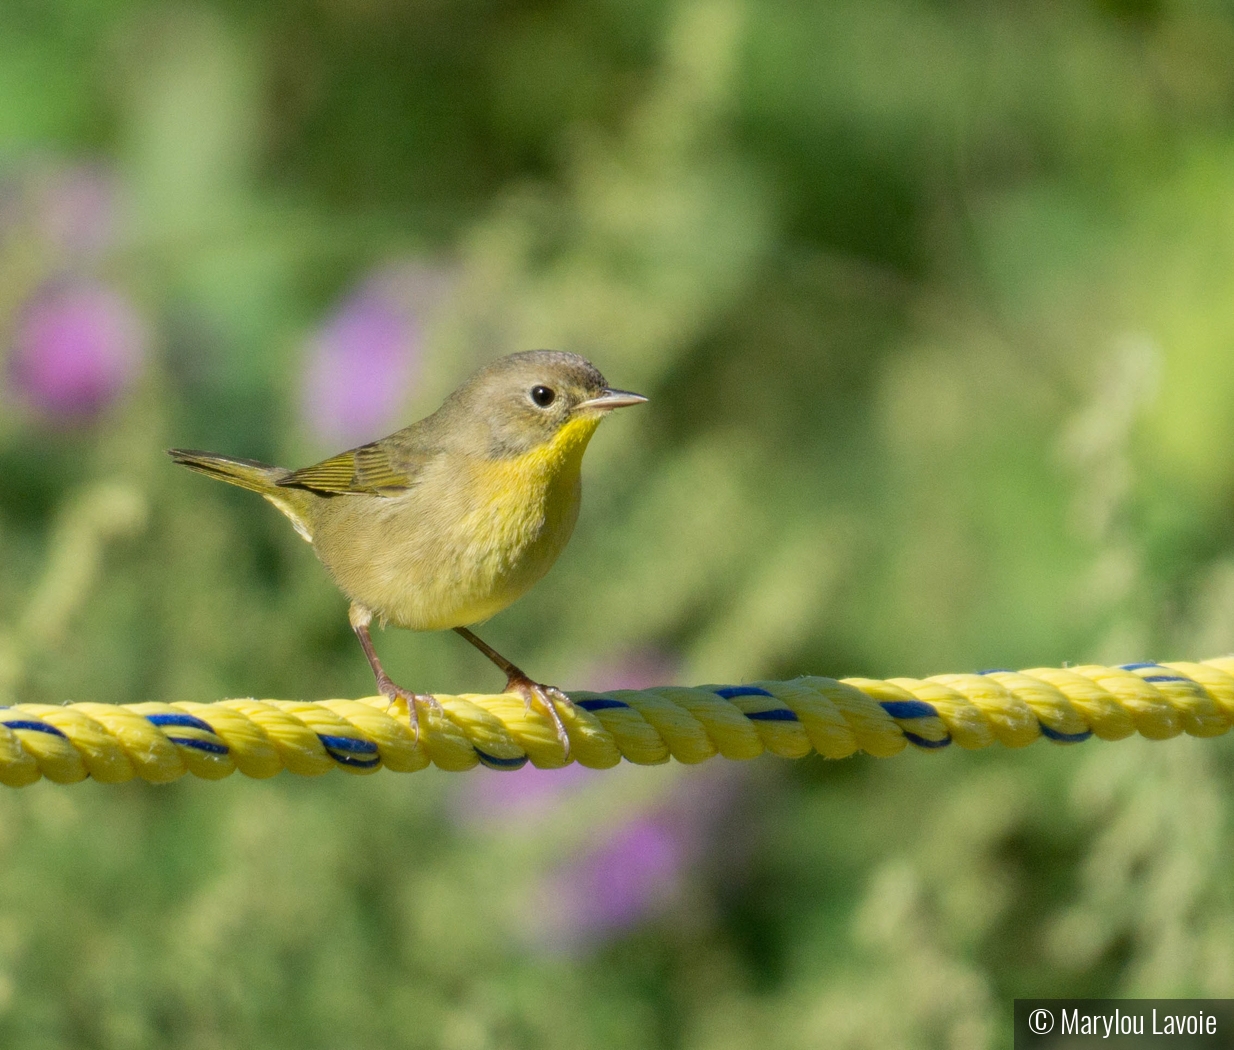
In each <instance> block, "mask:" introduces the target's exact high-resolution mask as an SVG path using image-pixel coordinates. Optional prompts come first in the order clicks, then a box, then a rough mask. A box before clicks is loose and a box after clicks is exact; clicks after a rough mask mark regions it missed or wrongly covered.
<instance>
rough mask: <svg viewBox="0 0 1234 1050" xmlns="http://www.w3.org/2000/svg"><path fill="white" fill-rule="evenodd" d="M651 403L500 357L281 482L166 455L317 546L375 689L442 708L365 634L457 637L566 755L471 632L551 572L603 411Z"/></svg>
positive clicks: (549, 705)
mask: <svg viewBox="0 0 1234 1050" xmlns="http://www.w3.org/2000/svg"><path fill="white" fill-rule="evenodd" d="M646 400H647V398H645V397H643V396H642V395H641V394H635V393H632V392H631V391H628V390H617V389H614V388H612V387H610V386H609V385H608V381H607V380H606V379H605V378H604V376H603V375H602V374H601V373H600V371H599V370H598V369H597V368H596V367H595V365H593V364H592V363H591V362H590V361H588V360H586V359H585V358H583V357H581V356H579V355H578V354H573V353H567V352H563V351H554V350H530V351H524V352H522V353H515V354H509V355H507V356H505V357H502V358H499V359H498V360H496V361H494V362H492V363H491V364H488V365H486V366H485V367H483V368H481V369H479V370H478V371H476V372H475V373H474V374H472V375H471V376H470V377H469V378H468V379H467V380H465V381H464V382H463V384H462V385H461V386H459V387H458V389H456V390H455V391H454V392H453V393H452V394H450V396H449V397H447V398H446V400H445V401H444V403H443V404H442V405H441V407H440V408H438V409H437V411H436V412H433V413H432V414H431V415H429V416H426V417H425V418H424V419H421V420H419V421H418V422H415V423H412V424H411V425H410V426H408V427H405V428H404V429H402V430H399V431H397V432H395V433H393V434H390V435H389V436H388V437H384V438H381V439H380V440H377V441H372V442H369V443H368V444H365V445H360V446H359V447H357V448H353V449H350V450H348V451H346V452H342V453H340V454H339V455H337V456H332V457H330V458H329V459H326V460H323V461H322V462H320V463H315V464H313V465H312V466H308V467H302V468H301V469H299V470H289V469H286V468H284V467H276V466H271V465H269V464H266V463H261V462H258V461H256V460H251V459H240V458H236V457H233V456H224V455H219V454H217V453H213V452H203V451H200V450H197V449H181V448H174V449H168V450H167V452H168V455H170V456H171V458H172V459H173V460H174V461H175V462H176V463H179V464H182V465H183V466H185V467H188V468H189V469H190V470H195V471H198V472H199V473H202V474H206V475H208V476H210V477H212V478H217V479H219V480H220V481H225V482H228V483H229V484H232V485H238V486H240V487H241V488H245V489H249V490H251V491H253V492H256V493H258V494H260V495H261V496H264V497H265V498H266V499H267V500H268V501H269V502H270V503H272V504H274V506H275V507H276V508H277V509H278V510H280V511H281V512H282V513H283V514H284V515H286V516H287V517H288V518H289V519H290V520H291V523H292V525H293V526H294V527H295V530H296V532H297V533H299V535H300V536H301V537H302V538H303V539H304V540H306V541H307V542H308V543H309V544H310V545H311V546H312V548H313V550H314V552H315V553H316V555H317V557H318V559H319V560H320V561H321V563H322V564H323V565H324V566H325V568H326V571H327V572H328V573H329V575H330V576H331V578H332V579H333V580H334V582H335V584H336V585H337V586H338V588H339V590H341V591H342V592H343V594H344V595H345V596H346V598H347V599H348V600H349V602H350V607H349V610H348V620H349V622H350V624H351V628H352V630H353V631H354V632H355V634H356V637H357V638H358V639H359V641H360V646H361V648H362V649H363V650H364V655H365V656H366V657H367V659H368V662H369V666H370V667H371V668H372V671H373V675H374V677H375V679H376V683H377V689H378V691H379V692H380V693H381V694H382V695H383V696H385V697H386V698H387V699H388V700H389V701H390V703H391V704H392V705H393V704H395V703H397V702H398V701H400V700H402V701H405V702H406V704H407V710H408V717H409V721H410V723H411V727H412V729H413V730H414V732H415V733H416V735H417V738H418V734H419V720H418V719H419V714H418V707H419V706H421V705H423V706H426V707H429V708H434V709H440V706H441V705H440V703H439V702H438V700H437V699H436V698H435V697H433V696H431V695H429V694H424V693H417V692H415V691H413V690H410V689H406V688H404V687H403V686H400V685H398V684H397V683H395V682H394V681H393V680H392V679H391V678H390V676H389V675H388V674H387V673H386V671H385V669H384V668H383V667H382V665H381V661H380V659H378V656H377V651H376V649H375V648H374V646H373V639H372V635H371V633H370V630H369V628H370V625H371V624H372V622H373V620H374V619H376V620H377V621H378V622H379V623H380V624H382V625H383V626H385V625H387V624H393V625H394V626H396V627H402V628H406V629H408V630H412V631H442V630H453V631H455V632H456V633H458V634H459V635H461V636H462V637H463V638H465V639H466V640H467V641H468V642H470V643H471V644H472V645H473V646H475V647H476V648H477V649H479V650H480V652H482V653H483V654H484V655H485V656H486V657H488V659H489V660H491V661H492V662H493V663H494V664H496V665H497V667H498V668H500V669H501V671H502V672H504V673H505V675H506V685H505V691H506V692H510V693H515V694H517V695H520V696H522V697H523V699H524V701H525V702H526V705H527V708H528V710H530V709H531V708H532V707H533V706H536V707H539V708H540V709H541V710H542V711H543V712H544V713H545V714H546V715H547V716H548V717H549V719H550V721H551V722H552V724H553V726H554V727H555V729H556V732H557V736H558V739H559V740H560V741H561V744H562V747H563V748H564V750H565V754H566V755H567V757H568V755H569V749H570V741H569V736H568V735H567V733H566V730H565V726H564V724H563V722H562V719H561V715H560V713H559V711H558V708H557V705H562V707H563V709H569V707H570V703H571V702H570V699H569V697H567V696H566V694H565V693H563V692H562V691H561V690H559V689H557V688H556V687H554V686H549V685H544V684H542V683H540V682H537V681H534V680H533V679H532V678H531V677H529V676H528V675H527V674H526V673H524V672H523V671H522V670H521V669H520V668H519V667H517V666H516V665H515V664H514V663H512V662H511V661H509V660H507V659H506V658H505V657H504V656H502V655H501V654H500V653H498V652H497V651H496V650H495V649H493V648H492V647H491V646H489V645H488V644H487V643H485V642H484V641H482V640H481V639H480V638H479V637H477V636H476V635H475V634H474V633H473V632H472V631H471V630H470V628H471V627H472V626H475V625H476V624H479V623H481V622H482V621H484V620H487V619H489V618H490V617H491V616H493V615H495V614H496V613H498V612H500V611H501V610H502V609H504V608H506V607H507V606H509V605H510V604H511V603H513V602H514V601H516V600H517V599H518V598H520V597H522V596H523V595H524V594H525V593H526V592H527V591H528V590H529V589H530V588H531V587H532V585H533V584H535V583H536V582H537V581H538V580H540V579H541V578H542V577H543V576H544V575H545V573H547V572H548V570H549V569H550V568H551V567H552V565H553V563H554V562H555V561H556V560H557V557H558V555H559V554H561V552H562V550H563V549H564V548H565V546H566V543H567V542H568V541H569V539H570V535H571V533H572V532H573V530H574V524H575V522H576V521H577V519H578V511H579V503H580V499H581V495H582V482H581V466H582V460H583V453H584V452H585V451H586V450H587V444H588V442H589V441H590V440H591V437H592V435H593V434H594V433H595V431H596V427H597V426H598V425H599V424H600V422H601V420H602V419H604V417H605V416H607V415H608V414H609V413H610V412H611V411H613V410H614V409H618V408H626V407H629V406H631V405H637V404H641V403H643V402H645V401H646Z"/></svg>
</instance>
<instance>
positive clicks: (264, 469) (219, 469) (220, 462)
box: [167, 448, 291, 496]
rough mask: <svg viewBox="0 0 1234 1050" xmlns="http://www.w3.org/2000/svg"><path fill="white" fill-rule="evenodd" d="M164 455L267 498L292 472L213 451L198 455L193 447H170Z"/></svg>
mask: <svg viewBox="0 0 1234 1050" xmlns="http://www.w3.org/2000/svg"><path fill="white" fill-rule="evenodd" d="M167 454H168V455H169V456H171V458H172V459H174V460H175V461H176V462H177V463H180V464H182V465H183V466H186V467H188V468H189V470H195V471H197V472H198V473H200V474H208V475H209V476H210V477H212V478H218V479H219V480H220V481H226V482H227V483H228V484H229V485H239V486H240V487H241V488H245V489H251V490H252V491H253V492H260V493H261V494H262V495H263V496H264V495H268V494H269V493H270V492H271V491H272V490H274V489H275V488H276V487H277V486H278V483H279V481H280V480H282V479H283V478H285V477H287V475H288V474H290V473H291V471H289V470H286V469H284V468H283V467H272V466H270V465H269V464H267V463H258V462H257V461H256V460H253V459H236V458H235V457H233V456H219V455H216V454H215V453H213V452H199V451H198V450H197V449H192V448H169V449H168V450H167Z"/></svg>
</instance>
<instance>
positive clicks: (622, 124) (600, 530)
mask: <svg viewBox="0 0 1234 1050" xmlns="http://www.w3.org/2000/svg"><path fill="white" fill-rule="evenodd" d="M0 98H2V99H3V104H2V105H0V551H2V552H3V554H2V556H0V700H2V701H3V702H16V701H19V700H20V701H39V702H51V703H59V702H62V701H66V700H101V701H108V702H133V701H139V700H151V699H158V700H167V701H172V700H196V701H210V700H216V699H220V698H222V697H227V696H250V695H252V696H259V697H261V696H270V697H281V698H308V699H320V698H326V697H336V696H363V695H368V694H369V693H371V692H372V688H373V686H372V678H371V676H370V673H369V670H368V667H367V665H366V663H365V661H364V659H363V657H362V654H361V652H360V649H359V647H358V646H357V645H356V643H355V640H354V638H353V637H352V635H351V632H350V630H349V629H348V626H347V618H346V608H345V603H344V601H343V599H342V597H341V596H340V595H339V594H338V593H337V592H336V591H335V589H334V588H333V586H332V585H331V584H330V583H329V582H328V580H327V578H326V576H325V574H324V572H323V571H322V570H321V568H320V566H319V565H318V564H317V563H316V561H315V559H314V558H313V557H312V554H311V552H310V551H309V550H308V549H307V548H306V547H305V545H304V544H303V543H302V542H301V541H300V540H299V538H298V537H297V536H296V535H295V534H294V533H293V531H292V530H291V529H290V528H289V527H288V525H287V522H286V521H284V520H283V519H282V518H281V517H280V516H279V515H277V514H275V513H274V512H273V511H272V510H271V508H269V507H268V506H267V505H265V504H264V503H263V501H261V500H258V499H256V498H254V497H253V496H252V495H251V494H249V493H244V492H240V491H238V490H233V489H229V488H227V487H225V486H222V485H217V484H213V483H211V482H209V481H207V480H206V479H204V478H201V477H196V476H193V475H190V474H189V473H187V472H185V471H183V470H179V469H176V468H175V467H173V465H172V464H171V463H170V462H169V461H168V460H167V458H166V457H165V455H164V454H163V449H165V448H166V447H168V446H172V445H178V446H188V447H200V448H208V449H213V450H217V451H221V452H225V453H230V454H234V455H240V456H246V457H251V458H258V459H264V460H268V461H272V462H277V463H280V464H285V465H288V466H298V465H303V464H306V463H309V462H311V461H313V460H314V459H316V458H320V457H322V456H324V455H326V454H330V453H333V452H336V451H339V450H340V449H342V448H345V447H348V446H350V445H354V444H358V443H360V442H362V441H365V440H369V439H372V438H375V437H378V436H380V435H382V434H384V433H387V432H388V431H390V430H392V429H394V428H396V427H397V426H399V425H402V424H404V423H405V422H407V421H410V420H411V419H413V418H415V417H416V416H418V415H420V414H423V413H425V412H427V411H428V410H430V409H431V408H433V407H435V405H436V404H437V403H438V401H439V400H440V398H441V397H442V396H443V395H444V393H445V392H447V391H448V390H449V389H451V388H452V387H453V386H454V385H455V384H456V383H457V382H458V381H459V380H460V379H461V378H462V377H463V376H464V375H465V374H467V373H468V372H469V371H470V370H471V369H473V368H474V367H475V366H477V365H478V364H480V363H483V362H486V361H489V360H491V359H492V358H494V357H496V356H497V355H500V354H503V353H507V352H511V351H515V350H523V349H531V348H536V347H555V348H562V349H569V350H574V351H577V352H580V353H583V354H585V355H586V356H588V357H590V358H592V359H593V360H594V361H595V362H596V363H597V364H598V365H599V366H600V368H601V369H602V370H603V371H604V372H605V374H606V375H607V376H608V378H609V379H610V381H612V382H613V383H614V384H616V385H618V386H621V387H626V388H631V389H635V390H639V391H642V392H644V393H646V394H648V395H650V396H651V399H652V400H651V404H650V405H648V406H647V407H646V408H644V409H640V410H639V411H637V412H631V413H629V414H628V415H627V414H624V413H623V414H622V415H621V416H620V417H619V418H614V419H613V420H611V421H610V422H609V423H608V424H607V425H606V426H605V427H604V428H602V430H601V431H600V432H599V434H598V435H597V437H596V439H595V440H594V442H593V444H592V448H591V452H590V453H589V455H588V461H587V464H586V471H585V473H586V481H585V489H586V497H585V499H584V507H583V513H582V517H581V520H580V522H579V526H578V530H577V532H576V534H575V538H574V540H573V542H572V544H571V546H570V547H569V549H568V550H567V552H566V553H565V555H564V556H563V557H562V559H561V560H560V562H559V563H558V565H557V567H556V568H555V569H554V571H553V572H552V573H551V574H550V575H549V577H548V578H547V579H546V580H545V581H544V582H543V583H542V584H541V585H539V586H538V587H537V588H536V589H535V590H534V591H533V592H532V593H531V594H530V595H529V596H528V597H526V598H525V599H523V600H522V601H521V602H520V603H519V604H518V605H517V606H516V607H515V608H512V609H511V610H509V611H507V612H505V613H503V614H501V615H500V616H499V617H497V618H496V619H495V620H494V621H493V622H492V623H491V624H490V625H489V626H488V628H487V630H486V633H485V638H486V639H487V640H489V641H490V642H491V643H492V644H493V645H495V646H496V647H497V648H498V649H500V650H501V651H502V652H505V653H508V654H509V655H510V656H511V657H512V658H513V659H515V660H516V661H517V662H519V663H520V664H522V665H523V666H525V667H527V668H528V670H529V671H531V672H532V673H533V674H535V675H537V676H539V677H541V678H542V679H544V680H547V681H553V682H558V683H560V684H561V685H563V686H566V687H574V688H581V687H587V688H594V689H608V688H616V687H618V686H642V685H651V684H665V683H698V682H717V681H718V682H739V681H743V680H750V679H755V678H760V677H766V678H778V677H791V676H793V675H796V674H801V673H812V674H825V675H833V676H837V677H838V676H844V675H871V676H877V677H884V676H895V675H912V676H922V675H928V674H933V673H939V672H956V671H966V670H973V669H977V668H982V667H1032V666H1035V665H1057V664H1061V663H1062V662H1064V661H1069V660H1070V661H1106V662H1126V661H1131V660H1137V659H1170V658H1188V659H1202V658H1206V657H1210V656H1216V655H1219V654H1221V653H1224V652H1228V651H1230V650H1231V649H1234V411H1232V410H1231V406H1234V6H1231V5H1230V4H1228V3H1224V2H1214V0H1077V2H1073V3H1069V4H1062V3H1055V2H1049V0H1025V2H1022V3H1017V4H1005V3H992V2H988V3H987V2H978V0H829V2H826V3H813V4H809V3H800V2H799V0H502V2H499V0H451V2H448V3H447V2H443V0H300V2H295V0H245V2H239V0H198V2H190V3H184V4H180V3H166V2H164V3H152V2H149V0H6V2H5V3H4V4H3V5H0ZM377 645H378V648H379V650H380V651H381V652H382V654H383V656H384V658H385V659H386V661H387V667H389V668H390V669H391V671H392V673H393V674H394V676H395V678H396V679H398V680H400V681H402V682H404V683H406V684H408V685H411V686H413V687H415V688H417V689H420V690H425V691H428V690H436V691H445V692H465V691H486V690H491V689H494V688H496V687H498V686H499V684H500V680H499V679H500V676H499V675H498V674H497V672H496V671H495V670H494V669H493V668H492V667H491V666H489V665H488V664H487V663H486V662H485V661H484V659H483V658H482V657H480V656H479V655H478V654H477V653H475V652H473V651H472V650H471V649H470V647H468V646H467V645H465V644H463V643H462V642H461V641H460V640H459V639H457V638H454V637H453V636H450V635H427V636H413V635H410V634H408V633H406V632H398V631H389V632H385V633H383V634H380V635H379V636H378V637H377ZM1232 777H1234V748H1232V746H1231V743H1230V741H1228V740H1225V739H1218V740H1208V741H1196V740H1191V739H1186V738H1183V739H1177V740H1174V741H1170V742H1167V743H1151V744H1150V743H1147V742H1145V741H1143V740H1140V739H1138V738H1137V739H1130V740H1125V741H1122V742H1120V743H1116V744H1105V743H1101V742H1092V743H1088V744H1085V745H1083V746H1081V747H1078V748H1065V747H1054V746H1051V745H1048V744H1045V743H1039V744H1036V745H1034V746H1033V747H1031V748H1028V749H1026V750H1023V751H1007V750H1002V749H991V750H989V751H988V752H981V753H961V752H959V750H958V749H957V748H950V749H948V750H947V751H946V752H944V753H941V754H924V753H919V752H912V753H905V754H904V755H902V756H901V757H899V758H897V759H894V760H873V759H868V758H864V757H858V758H854V759H850V760H846V761H842V762H832V763H828V762H824V761H823V760H822V759H819V758H817V757H815V758H811V759H808V760H804V761H800V762H796V763H788V762H784V761H780V760H773V759H766V760H760V761H756V762H751V763H742V764H737V763H726V762H724V761H722V760H719V759H716V760H713V761H712V762H710V763H707V764H704V765H703V766H700V767H696V768H684V767H681V766H676V765H670V766H664V767H657V768H651V769H642V768H631V767H621V768H618V769H615V770H611V771H607V772H604V773H589V772H588V771H586V770H580V769H578V768H577V767H574V768H571V769H568V770H565V771H560V772H557V773H539V772H537V771H535V770H534V769H526V770H524V771H522V772H520V773H516V774H499V773H493V772H490V771H486V770H478V771H475V772H473V773H470V774H463V775H459V774H453V775H451V774H440V773H437V772H432V771H430V772H426V773H421V774H417V775H415V776H408V777H396V776H394V775H391V774H388V773H382V774H380V775H377V776H373V777H349V776H345V775H343V774H341V773H332V774H330V775H328V776H326V777H323V778H321V779H319V780H314V781H309V780H302V779H296V778H292V777H289V776H285V777H280V778H277V779H275V780H273V781H267V782H254V781H245V780H243V779H242V778H240V777H238V776H237V777H233V778H232V779H230V780H228V781H225V782H221V783H214V784H211V783H204V782H189V781H184V782H179V783H176V784H173V785H170V786H164V787H157V788H155V787H150V786H146V785H142V784H129V785H123V786H110V787H108V786H102V785H97V784H92V783H85V784H80V785H77V786H73V787H56V786H52V785H48V784H38V785H35V786H34V787H30V788H26V789H24V790H20V791H15V790H9V789H2V790H0V857H2V858H3V860H2V862H0V1044H3V1045H4V1046H12V1047H22V1048H34V1050H41V1048H47V1050H51V1048H69V1047H85V1048H99V1050H113V1048H114V1050H144V1048H161V1047H177V1048H189V1050H214V1048H228V1047H275V1048H305V1050H312V1048H319V1047H320V1048H330V1050H335V1048H348V1047H355V1048H370V1047H391V1048H402V1047H442V1048H446V1050H482V1048H487V1047H503V1048H504V1047H528V1048H540V1047H545V1048H555V1047H561V1048H566V1047H569V1048H572V1050H574V1048H580V1047H623V1048H627V1047H628V1048H633V1050H638V1048H660V1047H665V1048H691V1050H694V1048H697V1050H723V1048H737V1047H747V1046H750V1045H759V1046H763V1047H767V1048H768V1050H778V1048H781V1047H783V1048H788V1050H798V1048H800V1050H805V1048H814V1047H820V1046H827V1047H841V1048H882V1047H948V1048H956V1050H967V1048H981V1047H987V1046H988V1047H1009V1046H1010V1028H1011V1026H1010V1019H1011V1000H1012V999H1013V998H1014V997H1016V996H1045V995H1069V996H1103V995H1108V996H1115V995H1127V996H1138V995H1154V996H1175V995H1205V996H1234V889H1232V887H1231V883H1230V880H1229V872H1230V870H1231V862H1232V861H1234V828H1232V827H1231V822H1230V814H1229V805H1228V797H1229V793H1230V787H1231V783H1232Z"/></svg>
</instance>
